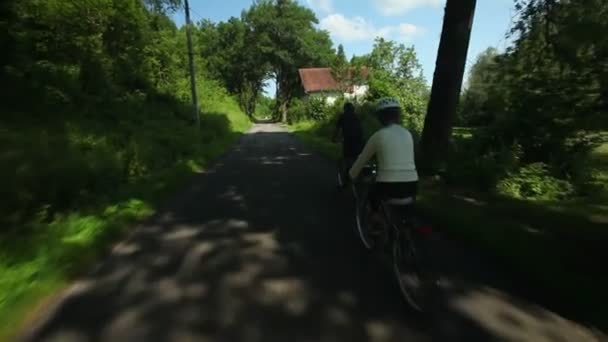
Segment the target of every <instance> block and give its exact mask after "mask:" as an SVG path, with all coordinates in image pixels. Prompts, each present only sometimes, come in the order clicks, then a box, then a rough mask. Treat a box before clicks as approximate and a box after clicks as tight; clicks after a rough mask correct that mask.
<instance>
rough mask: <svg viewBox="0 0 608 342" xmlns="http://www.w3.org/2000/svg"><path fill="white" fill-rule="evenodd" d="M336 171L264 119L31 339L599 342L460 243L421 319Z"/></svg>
mask: <svg viewBox="0 0 608 342" xmlns="http://www.w3.org/2000/svg"><path fill="white" fill-rule="evenodd" d="M333 171H334V170H333V165H332V164H331V163H329V162H327V161H325V160H323V159H321V158H320V157H318V156H316V155H315V154H314V153H312V152H311V151H309V150H308V149H306V148H305V147H304V146H302V144H301V143H300V142H299V141H298V140H297V139H296V138H294V137H293V136H292V135H290V134H289V133H287V132H285V130H283V129H282V128H280V127H278V126H274V125H256V126H255V127H254V128H253V130H252V131H251V133H250V134H247V135H246V136H244V137H243V138H242V139H241V141H240V143H239V144H238V145H237V146H235V147H234V148H233V149H232V151H231V152H230V153H229V154H227V155H226V156H225V157H224V158H222V159H221V160H219V161H218V162H217V163H216V164H215V166H214V167H213V168H212V169H210V170H209V171H208V172H206V173H205V174H203V175H201V176H200V177H198V178H197V179H196V180H195V181H194V182H193V184H192V186H191V187H190V188H189V189H188V191H187V192H185V193H184V194H181V195H180V196H179V198H177V199H176V200H175V201H174V203H172V204H171V205H170V206H168V208H167V209H165V210H163V211H162V212H159V213H158V214H157V215H156V216H154V217H153V218H151V219H150V220H148V221H147V222H146V223H144V224H142V225H140V226H139V227H138V228H136V230H135V231H134V233H133V234H132V235H131V237H130V238H129V239H127V240H126V241H124V242H123V243H121V244H119V245H117V246H116V248H115V249H114V251H113V253H112V255H111V256H110V257H109V258H108V259H107V260H105V261H104V263H103V264H101V265H100V266H99V267H98V268H97V269H96V270H94V271H93V272H92V273H91V274H90V276H88V277H86V278H83V279H82V280H81V281H79V282H77V283H76V284H74V286H73V287H71V288H70V289H69V290H68V291H66V293H65V294H64V295H63V296H62V298H61V299H59V300H58V301H57V303H55V305H53V306H52V307H51V308H49V310H48V312H46V313H45V314H44V315H43V317H41V318H40V320H39V324H36V325H35V326H32V327H31V329H30V330H29V331H27V332H26V335H27V336H26V337H25V340H29V341H62V342H70V341H248V342H249V341H250V342H257V341H260V342H272V341H277V342H286V341H290V342H297V341H348V342H356V341H374V342H375V341H435V340H436V341H503V340H513V341H548V342H558V341H576V342H582V341H595V340H598V339H597V338H596V337H593V335H592V334H591V332H589V331H588V330H586V329H584V328H583V327H581V326H579V325H577V324H575V323H572V322H570V321H567V320H565V319H563V318H561V317H559V316H557V315H555V314H553V313H551V312H549V311H547V310H545V309H543V308H541V307H539V306H536V305H533V304H531V303H527V302H524V301H522V300H520V299H517V298H514V297H513V296H510V295H508V294H506V293H504V292H502V291H500V290H497V287H496V286H495V285H494V284H496V283H505V282H508V281H509V279H508V277H507V276H505V275H501V274H500V273H498V272H497V271H494V270H492V267H489V266H488V265H484V261H483V260H480V259H479V258H476V257H472V256H470V255H466V253H464V252H463V251H460V250H458V249H457V248H452V247H450V248H446V249H445V251H444V252H442V253H445V255H442V256H441V259H442V260H447V261H448V262H446V265H444V267H443V268H442V276H443V278H444V281H443V284H444V290H445V294H446V299H447V301H446V303H445V305H444V306H442V307H441V308H438V309H437V314H436V315H435V317H434V318H433V319H421V318H420V317H419V316H417V315H416V314H415V313H413V312H411V311H410V310H408V308H407V307H405V306H404V305H403V303H402V302H401V301H400V297H399V292H398V289H397V287H396V285H395V283H394V281H393V279H392V278H391V276H390V273H389V272H387V270H386V269H385V268H383V267H381V266H380V265H379V263H378V262H377V260H375V259H373V258H370V257H369V255H367V254H366V253H365V252H364V251H363V250H362V248H361V247H360V243H359V242H358V241H357V240H356V237H355V235H354V233H353V230H352V229H353V226H352V222H353V220H352V204H351V203H349V202H348V201H346V200H345V197H344V196H340V195H338V194H337V193H336V191H335V190H334V187H333V176H334V174H333ZM473 275H476V276H473ZM479 275H481V276H479ZM505 278H507V279H505Z"/></svg>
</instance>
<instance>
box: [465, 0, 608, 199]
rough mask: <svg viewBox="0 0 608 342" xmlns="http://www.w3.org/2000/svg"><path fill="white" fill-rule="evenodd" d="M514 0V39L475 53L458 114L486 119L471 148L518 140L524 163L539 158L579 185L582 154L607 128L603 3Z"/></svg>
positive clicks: (584, 175)
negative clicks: (503, 45)
mask: <svg viewBox="0 0 608 342" xmlns="http://www.w3.org/2000/svg"><path fill="white" fill-rule="evenodd" d="M515 4H516V8H517V10H518V17H517V20H516V22H515V24H514V26H513V28H512V30H511V32H510V36H511V38H512V40H513V44H512V46H510V47H509V48H508V49H507V50H506V51H505V52H503V53H501V54H497V53H496V52H495V51H492V50H489V51H487V52H486V53H484V54H482V55H481V56H480V57H479V58H478V61H477V63H476V64H475V65H474V67H473V68H472V71H471V75H470V80H469V87H468V89H467V90H466V91H465V92H464V95H463V105H462V108H461V118H462V119H463V120H464V122H465V123H468V124H475V125H481V126H482V127H484V129H482V130H480V131H479V133H478V134H477V140H478V145H479V147H480V148H479V149H478V150H477V151H478V152H477V153H489V151H492V150H496V149H497V148H498V149H500V148H513V147H516V149H517V150H518V152H517V154H518V155H519V158H517V160H518V161H519V164H521V165H522V166H525V165H528V164H533V163H542V164H543V165H546V166H547V168H545V169H543V170H547V172H551V174H552V175H553V176H555V177H558V178H560V179H566V180H569V181H574V182H575V183H577V184H578V185H584V183H586V182H588V181H589V177H590V176H589V173H590V172H589V169H588V168H587V164H586V162H585V160H586V156H588V154H589V151H590V149H592V148H593V147H594V146H596V145H597V144H598V143H599V142H601V141H600V138H601V137H602V136H603V134H602V133H603V132H605V131H606V129H608V115H607V114H608V113H607V109H608V96H607V95H608V90H607V89H608V44H607V43H606V41H605V40H602V39H597V34H599V32H604V31H605V30H606V29H608V22H607V21H606V20H605V18H606V15H608V3H606V2H605V1H601V0H589V1H555V0H525V1H519V0H518V1H515ZM507 171H508V168H507ZM583 188H584V186H583ZM579 189H580V188H579Z"/></svg>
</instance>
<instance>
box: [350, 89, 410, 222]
mask: <svg viewBox="0 0 608 342" xmlns="http://www.w3.org/2000/svg"><path fill="white" fill-rule="evenodd" d="M376 114H377V115H378V119H379V120H380V122H381V123H382V125H383V128H381V129H380V130H378V131H377V132H376V133H375V134H374V135H372V137H371V138H370V139H369V140H368V141H367V144H366V145H365V147H364V148H363V152H361V154H360V155H359V157H358V158H357V160H356V161H355V163H354V164H353V166H352V168H351V169H350V172H349V173H350V176H351V179H356V178H357V177H358V176H359V173H360V172H361V170H362V169H363V167H364V166H365V165H366V164H367V163H368V162H369V160H370V159H371V158H372V157H373V156H376V160H377V163H378V170H377V174H376V182H375V184H373V186H372V188H371V189H370V192H369V201H370V205H371V209H372V210H373V212H374V213H373V214H374V215H373V216H374V217H373V218H372V219H373V220H374V221H376V222H377V221H378V219H381V218H379V217H378V216H379V213H378V212H379V211H378V209H379V207H380V201H381V200H382V199H386V198H406V197H412V198H415V196H416V193H417V190H418V172H417V171H416V163H415V161H414V139H413V137H412V134H411V133H410V131H408V130H407V129H405V128H404V127H402V126H401V125H400V122H401V107H400V105H399V101H397V100H396V99H393V98H384V99H381V100H380V101H378V104H377V107H376Z"/></svg>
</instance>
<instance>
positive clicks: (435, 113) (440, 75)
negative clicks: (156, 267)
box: [421, 0, 476, 171]
mask: <svg viewBox="0 0 608 342" xmlns="http://www.w3.org/2000/svg"><path fill="white" fill-rule="evenodd" d="M475 4H476V0H462V1H457V0H448V1H447V4H446V7H445V15H444V18H443V28H442V32H441V39H440V42H439V50H438V54H437V63H436V65H435V74H434V78H433V86H432V89H431V98H430V101H429V107H428V112H427V115H426V118H425V121H424V130H423V133H422V142H421V148H422V156H421V157H422V161H423V164H422V169H423V171H424V170H430V171H432V170H433V169H435V168H436V167H437V166H438V164H439V163H440V162H441V159H442V158H443V157H444V156H445V154H446V153H447V152H448V147H449V143H450V138H451V133H452V120H453V118H454V116H455V114H456V109H457V106H458V100H459V97H460V89H461V87H462V79H463V75H464V68H465V63H466V58H467V51H468V48H469V40H470V36H471V26H472V25H473V16H474V13H475Z"/></svg>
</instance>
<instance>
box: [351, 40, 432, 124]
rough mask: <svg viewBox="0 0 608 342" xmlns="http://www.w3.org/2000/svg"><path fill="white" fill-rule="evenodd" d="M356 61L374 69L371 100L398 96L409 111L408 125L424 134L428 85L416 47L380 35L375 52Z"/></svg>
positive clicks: (370, 82) (370, 90) (369, 97)
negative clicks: (422, 130) (423, 125)
mask: <svg viewBox="0 0 608 342" xmlns="http://www.w3.org/2000/svg"><path fill="white" fill-rule="evenodd" d="M353 63H358V64H363V65H366V66H368V67H369V68H370V69H371V76H370V79H369V93H368V99H369V100H371V101H373V100H376V99H379V98H381V97H386V96H391V97H396V98H398V99H399V101H400V103H401V105H402V107H403V109H404V112H405V113H404V114H405V122H406V124H407V125H408V127H410V128H411V129H413V130H414V131H415V132H416V133H420V131H421V129H422V124H423V122H424V114H425V110H426V104H427V101H428V87H427V85H426V80H425V79H424V76H423V75H422V66H421V65H420V63H419V61H418V57H417V55H416V51H415V49H414V47H413V46H410V47H406V46H405V45H403V44H397V43H396V42H394V41H391V40H385V39H384V38H376V40H375V42H374V47H373V49H372V51H371V53H370V54H369V55H366V56H361V57H358V58H355V59H354V60H353Z"/></svg>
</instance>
